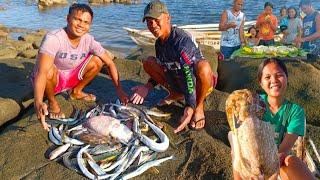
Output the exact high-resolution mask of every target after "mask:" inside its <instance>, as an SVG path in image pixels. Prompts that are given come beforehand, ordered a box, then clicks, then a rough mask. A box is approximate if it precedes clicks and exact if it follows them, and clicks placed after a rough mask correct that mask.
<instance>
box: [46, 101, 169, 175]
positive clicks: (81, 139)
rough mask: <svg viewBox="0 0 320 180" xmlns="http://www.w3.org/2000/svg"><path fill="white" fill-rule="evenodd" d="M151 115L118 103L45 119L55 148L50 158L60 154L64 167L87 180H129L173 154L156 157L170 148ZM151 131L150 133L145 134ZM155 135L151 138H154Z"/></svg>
mask: <svg viewBox="0 0 320 180" xmlns="http://www.w3.org/2000/svg"><path fill="white" fill-rule="evenodd" d="M150 116H158V117H159V116H160V117H165V116H168V114H161V113H158V112H155V111H150V110H142V109H140V108H137V107H131V106H123V105H121V104H119V103H116V104H104V105H102V106H97V107H95V108H93V109H92V110H90V111H89V112H88V113H82V115H80V111H76V113H75V115H74V118H68V119H58V120H48V123H50V124H51V125H52V127H51V129H50V131H49V139H50V141H51V142H52V143H54V144H55V145H57V146H58V147H57V148H56V149H54V150H53V151H51V153H50V154H49V159H50V160H53V159H56V158H57V157H62V160H63V163H64V165H65V166H66V167H68V168H70V169H73V170H75V171H77V172H78V173H82V174H83V175H85V176H86V177H87V178H89V179H130V178H132V177H135V176H138V175H140V174H142V173H143V172H144V171H146V170H147V169H149V168H150V167H154V166H158V165H159V164H161V163H162V162H164V161H167V160H169V159H172V158H173V156H169V157H164V158H161V159H157V154H158V153H159V152H164V151H166V150H167V149H168V147H169V139H168V137H167V135H166V134H165V133H164V132H163V131H162V130H161V129H160V128H159V127H158V126H157V125H156V124H155V122H154V121H153V120H152V119H151V117H150ZM151 131H153V134H154V135H153V136H147V135H148V133H149V134H150V133H151ZM153 137H154V138H153Z"/></svg>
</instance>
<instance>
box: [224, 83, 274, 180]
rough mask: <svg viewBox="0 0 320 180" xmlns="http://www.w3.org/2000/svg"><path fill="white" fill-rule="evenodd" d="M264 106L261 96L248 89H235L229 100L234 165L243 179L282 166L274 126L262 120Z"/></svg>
mask: <svg viewBox="0 0 320 180" xmlns="http://www.w3.org/2000/svg"><path fill="white" fill-rule="evenodd" d="M264 110H265V105H264V103H263V102H262V101H261V100H260V99H259V96H258V95H257V94H255V93H252V92H251V91H249V90H247V89H243V90H236V91H234V92H233V93H231V94H230V95H229V97H228V99H227V101H226V114H227V120H228V123H229V126H230V128H231V134H232V135H231V136H232V137H231V141H232V142H231V144H232V147H233V153H234V154H233V155H234V160H233V162H234V164H233V167H234V169H235V170H236V171H238V172H239V173H240V176H241V177H242V178H243V179H249V178H253V179H258V178H259V177H261V176H264V177H265V178H268V177H270V176H271V175H273V174H274V173H276V172H278V170H279V158H278V155H277V147H276V143H275V141H274V137H275V133H274V130H273V127H272V125H271V124H270V123H268V122H264V121H262V120H261V119H262V115H263V113H264Z"/></svg>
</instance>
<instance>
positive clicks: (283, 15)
mask: <svg viewBox="0 0 320 180" xmlns="http://www.w3.org/2000/svg"><path fill="white" fill-rule="evenodd" d="M279 26H280V27H281V26H288V16H287V8H286V7H285V6H283V7H281V9H280V17H279Z"/></svg>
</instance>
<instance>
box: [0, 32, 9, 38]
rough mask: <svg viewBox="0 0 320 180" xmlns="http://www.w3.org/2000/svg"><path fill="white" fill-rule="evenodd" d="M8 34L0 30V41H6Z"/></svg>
mask: <svg viewBox="0 0 320 180" xmlns="http://www.w3.org/2000/svg"><path fill="white" fill-rule="evenodd" d="M8 35H9V33H7V32H5V31H2V30H0V39H4V40H6V39H7V38H8Z"/></svg>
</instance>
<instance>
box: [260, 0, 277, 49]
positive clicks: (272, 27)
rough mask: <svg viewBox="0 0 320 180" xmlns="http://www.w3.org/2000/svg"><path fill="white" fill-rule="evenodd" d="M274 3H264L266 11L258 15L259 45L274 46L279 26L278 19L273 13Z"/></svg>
mask: <svg viewBox="0 0 320 180" xmlns="http://www.w3.org/2000/svg"><path fill="white" fill-rule="evenodd" d="M272 10H273V4H272V3H270V2H266V3H265V4H264V11H263V12H262V13H261V14H260V15H259V16H258V19H257V24H256V26H257V28H258V29H259V37H260V38H261V39H260V42H259V45H264V46H273V45H274V44H275V43H274V34H275V33H276V30H277V28H278V19H277V17H276V16H275V15H274V14H273V13H272Z"/></svg>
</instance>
